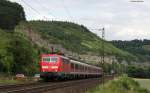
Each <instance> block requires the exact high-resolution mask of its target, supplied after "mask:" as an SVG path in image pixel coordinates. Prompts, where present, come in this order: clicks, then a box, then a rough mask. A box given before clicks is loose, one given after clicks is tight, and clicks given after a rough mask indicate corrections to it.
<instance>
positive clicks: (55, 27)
mask: <svg viewBox="0 0 150 93" xmlns="http://www.w3.org/2000/svg"><path fill="white" fill-rule="evenodd" d="M29 29H30V30H31V32H34V33H37V34H39V35H41V37H42V39H44V40H48V42H49V43H51V44H60V45H62V47H64V48H65V49H67V50H69V51H72V52H76V53H78V54H88V53H91V54H92V55H101V54H102V51H103V49H102V39H100V38H99V37H98V36H97V35H95V34H94V33H92V32H90V31H89V30H88V29H87V28H86V27H84V26H82V25H78V24H74V23H69V22H60V21H47V22H44V21H30V22H22V23H21V24H20V25H18V26H17V27H16V29H15V31H16V32H17V33H22V34H25V32H27V31H29ZM32 37H33V38H34V36H32ZM104 46H105V49H104V50H105V55H106V56H107V55H116V56H118V57H120V58H122V59H124V60H130V61H131V60H134V59H135V58H134V56H133V55H131V54H130V53H128V52H125V51H122V50H120V49H118V48H116V47H114V46H113V45H112V44H110V43H108V42H107V41H104Z"/></svg>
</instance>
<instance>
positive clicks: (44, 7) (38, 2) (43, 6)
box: [36, 0, 57, 19]
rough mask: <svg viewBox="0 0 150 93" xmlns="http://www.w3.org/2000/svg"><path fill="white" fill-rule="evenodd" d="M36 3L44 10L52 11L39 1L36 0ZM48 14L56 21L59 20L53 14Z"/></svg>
mask: <svg viewBox="0 0 150 93" xmlns="http://www.w3.org/2000/svg"><path fill="white" fill-rule="evenodd" d="M36 1H37V2H36V3H37V4H38V5H40V6H41V7H42V8H43V9H46V10H50V9H49V8H48V7H46V6H45V5H43V4H41V3H40V1H38V0H36ZM48 13H49V14H50V15H51V16H53V17H54V18H55V19H56V18H57V17H56V16H55V15H54V14H53V13H52V12H50V11H49V12H48Z"/></svg>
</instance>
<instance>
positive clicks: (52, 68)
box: [40, 54, 103, 81]
mask: <svg viewBox="0 0 150 93" xmlns="http://www.w3.org/2000/svg"><path fill="white" fill-rule="evenodd" d="M102 73H103V70H102V68H100V67H97V66H93V65H90V64H87V63H83V62H80V61H77V60H73V59H71V58H68V57H65V56H63V55H59V54H42V55H41V57H40V77H41V78H42V79H43V80H46V81H47V80H66V79H84V78H96V77H102Z"/></svg>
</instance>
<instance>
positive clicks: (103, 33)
mask: <svg viewBox="0 0 150 93" xmlns="http://www.w3.org/2000/svg"><path fill="white" fill-rule="evenodd" d="M99 31H102V56H101V64H102V68H103V72H102V84H103V85H104V62H105V46H104V40H105V28H104V27H103V28H102V29H99Z"/></svg>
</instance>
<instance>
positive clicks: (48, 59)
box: [42, 57, 58, 62]
mask: <svg viewBox="0 0 150 93" xmlns="http://www.w3.org/2000/svg"><path fill="white" fill-rule="evenodd" d="M57 59H58V58H57V57H43V58H42V61H43V62H57Z"/></svg>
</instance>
